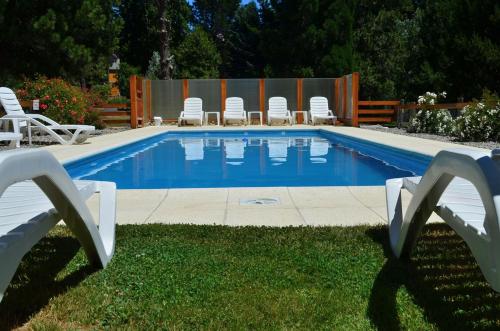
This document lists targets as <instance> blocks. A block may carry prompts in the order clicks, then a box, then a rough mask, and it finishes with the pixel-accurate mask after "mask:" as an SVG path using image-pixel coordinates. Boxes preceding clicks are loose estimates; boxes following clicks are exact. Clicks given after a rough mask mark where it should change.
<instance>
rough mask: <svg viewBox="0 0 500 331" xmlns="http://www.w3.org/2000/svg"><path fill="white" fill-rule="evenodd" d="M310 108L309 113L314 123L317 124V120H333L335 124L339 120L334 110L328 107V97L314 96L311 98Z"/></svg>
mask: <svg viewBox="0 0 500 331" xmlns="http://www.w3.org/2000/svg"><path fill="white" fill-rule="evenodd" d="M309 105H310V107H311V108H310V110H309V114H310V117H311V123H312V125H316V123H317V122H325V121H329V120H331V121H332V123H333V125H335V122H336V121H337V116H335V115H333V112H332V111H331V110H330V109H328V99H327V98H325V97H312V98H311V99H310V100H309Z"/></svg>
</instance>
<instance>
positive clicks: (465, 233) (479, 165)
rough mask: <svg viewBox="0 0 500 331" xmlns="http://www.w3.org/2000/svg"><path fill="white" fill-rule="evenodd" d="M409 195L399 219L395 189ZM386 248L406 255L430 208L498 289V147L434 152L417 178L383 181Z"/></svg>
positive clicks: (397, 196)
mask: <svg viewBox="0 0 500 331" xmlns="http://www.w3.org/2000/svg"><path fill="white" fill-rule="evenodd" d="M402 188H405V189H407V190H408V191H409V192H411V193H413V198H412V199H411V201H410V205H409V206H408V209H407V210H406V213H405V216H404V218H403V211H402V206H401V189H402ZM386 198H387V216H388V220H389V235H390V242H391V247H392V250H393V252H394V254H395V255H396V256H397V257H401V258H409V256H410V254H411V252H412V250H413V248H414V247H415V245H416V243H417V240H418V237H419V234H420V232H421V230H422V228H423V226H424V225H425V223H426V222H427V220H428V219H429V217H430V215H431V214H432V212H435V213H436V214H438V215H439V216H440V217H441V218H442V219H443V220H444V221H445V222H446V223H447V224H448V225H450V226H451V227H452V228H453V229H454V230H455V231H456V232H457V233H458V235H460V236H461V237H462V238H463V239H464V241H465V242H466V243H467V245H468V246H469V248H470V250H471V252H472V255H473V256H474V258H475V259H476V261H477V263H478V265H479V267H480V268H481V271H482V273H483V275H484V277H485V278H486V280H487V281H488V282H489V283H490V285H491V287H492V288H493V289H494V290H495V291H497V292H499V291H500V149H497V150H495V151H493V152H492V153H491V155H488V154H485V153H482V152H477V151H473V150H467V149H453V150H445V151H441V152H439V153H438V154H437V155H436V157H435V158H434V159H433V161H432V162H431V164H430V166H429V168H428V170H427V171H426V173H425V174H424V176H423V177H409V178H397V179H389V180H388V181H387V182H386Z"/></svg>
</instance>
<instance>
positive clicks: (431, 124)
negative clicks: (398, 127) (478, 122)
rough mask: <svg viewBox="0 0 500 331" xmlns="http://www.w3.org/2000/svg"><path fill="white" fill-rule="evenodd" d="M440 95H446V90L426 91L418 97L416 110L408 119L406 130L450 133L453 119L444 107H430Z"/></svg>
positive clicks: (440, 133)
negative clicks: (437, 92)
mask: <svg viewBox="0 0 500 331" xmlns="http://www.w3.org/2000/svg"><path fill="white" fill-rule="evenodd" d="M440 97H443V98H444V97H446V92H442V93H439V94H436V93H432V92H426V93H425V94H424V95H421V96H419V97H418V112H417V114H416V115H415V116H414V117H413V118H412V119H411V120H410V124H409V126H408V128H407V131H408V132H416V133H421V132H422V133H434V134H439V135H447V134H450V133H451V131H452V130H453V119H452V118H451V115H450V112H449V111H448V110H445V109H432V107H431V106H433V105H435V104H436V103H437V101H438V99H439V98H440Z"/></svg>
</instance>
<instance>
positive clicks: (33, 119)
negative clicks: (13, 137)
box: [0, 87, 95, 145]
mask: <svg viewBox="0 0 500 331" xmlns="http://www.w3.org/2000/svg"><path fill="white" fill-rule="evenodd" d="M0 103H1V104H2V106H3V108H4V109H5V112H6V113H7V115H5V116H4V117H3V119H19V121H17V122H15V121H14V123H17V126H18V127H17V128H14V132H22V130H24V129H27V130H28V135H29V140H30V144H31V127H32V126H34V127H35V128H36V129H38V130H40V131H42V132H45V133H47V134H49V135H50V136H51V137H52V138H53V139H54V140H56V141H57V142H58V143H60V144H63V145H72V144H74V143H77V144H80V143H83V142H84V141H85V140H87V138H88V136H89V133H91V132H93V131H95V127H93V126H91V125H66V124H59V123H57V122H55V121H53V120H51V119H50V118H48V117H46V116H43V115H40V114H26V113H25V112H24V110H23V108H22V107H21V104H19V100H17V97H16V95H15V94H14V92H13V91H12V90H11V89H9V88H7V87H0ZM14 125H15V126H16V124H14ZM56 131H61V132H62V133H63V135H60V134H58V133H57V132H56ZM65 136H66V137H68V138H67V139H65V138H64V137H65Z"/></svg>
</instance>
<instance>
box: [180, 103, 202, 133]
mask: <svg viewBox="0 0 500 331" xmlns="http://www.w3.org/2000/svg"><path fill="white" fill-rule="evenodd" d="M183 122H186V123H189V122H192V123H197V124H200V126H202V125H203V101H202V100H201V99H200V98H186V99H185V100H184V111H182V112H181V115H180V116H179V122H178V124H179V126H181V125H182V123H183Z"/></svg>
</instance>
